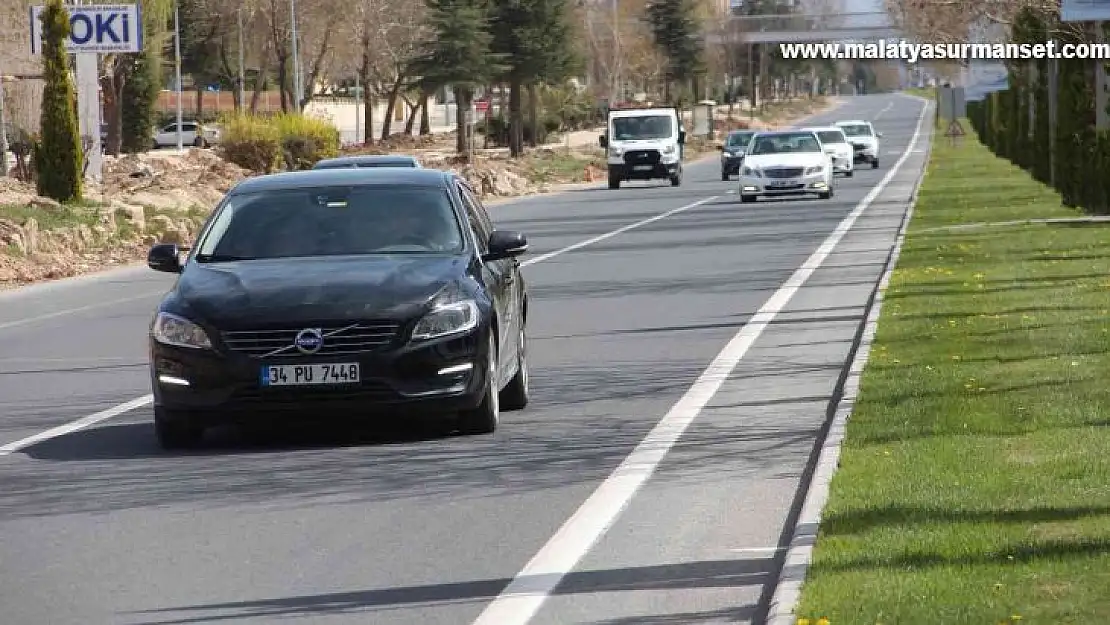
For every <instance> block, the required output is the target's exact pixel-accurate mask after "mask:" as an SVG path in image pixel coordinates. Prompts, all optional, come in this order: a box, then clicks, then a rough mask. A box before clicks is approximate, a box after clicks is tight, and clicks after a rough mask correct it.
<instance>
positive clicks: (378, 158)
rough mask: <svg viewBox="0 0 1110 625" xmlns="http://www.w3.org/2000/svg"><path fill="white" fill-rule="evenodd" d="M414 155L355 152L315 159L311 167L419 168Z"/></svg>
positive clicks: (418, 162)
mask: <svg viewBox="0 0 1110 625" xmlns="http://www.w3.org/2000/svg"><path fill="white" fill-rule="evenodd" d="M420 166H421V165H420V161H418V160H416V157H415V156H406V155H403V154H355V155H353V156H337V157H335V158H325V159H321V160H319V161H316V164H315V165H313V166H312V168H313V169H340V168H343V167H413V168H419V167H420Z"/></svg>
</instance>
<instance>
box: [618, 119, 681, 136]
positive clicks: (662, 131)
mask: <svg viewBox="0 0 1110 625" xmlns="http://www.w3.org/2000/svg"><path fill="white" fill-rule="evenodd" d="M672 135H674V120H673V118H672V117H670V116H669V115H641V116H639V117H614V118H613V137H614V138H615V139H616V140H617V141H635V140H637V139H667V138H670V137H671V136H672Z"/></svg>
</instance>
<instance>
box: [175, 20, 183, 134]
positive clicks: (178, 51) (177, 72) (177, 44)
mask: <svg viewBox="0 0 1110 625" xmlns="http://www.w3.org/2000/svg"><path fill="white" fill-rule="evenodd" d="M179 5H180V2H178V1H177V0H174V3H173V64H174V75H175V78H176V80H177V151H178V152H180V151H181V150H183V149H184V146H183V145H182V140H183V138H182V136H181V18H180V16H179V13H180V11H179Z"/></svg>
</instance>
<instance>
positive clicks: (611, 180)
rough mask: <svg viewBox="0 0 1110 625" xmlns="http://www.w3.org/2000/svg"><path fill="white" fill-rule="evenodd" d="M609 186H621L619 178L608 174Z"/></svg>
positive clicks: (612, 187)
mask: <svg viewBox="0 0 1110 625" xmlns="http://www.w3.org/2000/svg"><path fill="white" fill-rule="evenodd" d="M609 188H610V189H619V188H621V179H620V178H614V177H612V176H609Z"/></svg>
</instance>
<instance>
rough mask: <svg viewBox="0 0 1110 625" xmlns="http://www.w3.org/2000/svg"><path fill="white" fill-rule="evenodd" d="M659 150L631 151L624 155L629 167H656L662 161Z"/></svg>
mask: <svg viewBox="0 0 1110 625" xmlns="http://www.w3.org/2000/svg"><path fill="white" fill-rule="evenodd" d="M660 158H661V157H660V155H659V150H629V151H627V152H625V153H624V162H625V163H626V164H628V165H655V164H656V163H658V162H659V160H660Z"/></svg>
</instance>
